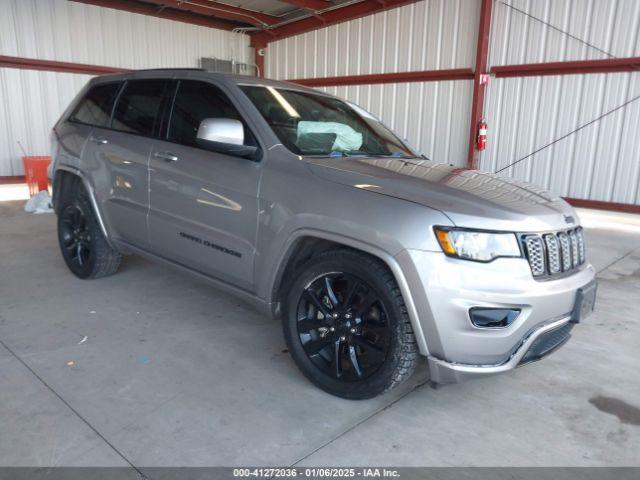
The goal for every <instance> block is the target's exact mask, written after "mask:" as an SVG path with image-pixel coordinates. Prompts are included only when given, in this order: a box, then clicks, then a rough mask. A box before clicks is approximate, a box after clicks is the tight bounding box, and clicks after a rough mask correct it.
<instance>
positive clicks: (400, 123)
mask: <svg viewBox="0 0 640 480" xmlns="http://www.w3.org/2000/svg"><path fill="white" fill-rule="evenodd" d="M479 13H480V2H478V1H477V0H425V1H422V2H417V3H414V4H411V5H407V6H404V7H401V8H396V9H393V10H388V11H385V12H381V13H378V14H375V15H370V16H367V17H364V18H360V19H357V20H352V21H349V22H345V23H341V24H338V25H334V26H331V27H328V28H323V29H319V30H314V31H312V32H309V33H305V34H302V35H297V36H295V37H290V38H286V39H284V40H280V41H277V42H273V43H271V44H269V47H268V48H267V56H266V60H265V63H266V72H267V75H266V76H267V77H269V78H276V79H281V80H284V79H294V78H313V77H332V76H342V75H364V74H370V73H389V72H406V71H419V70H436V69H449V68H469V67H471V66H472V65H473V64H474V62H475V45H476V36H477V23H478V17H479ZM323 90H325V91H328V92H329V93H332V94H334V95H337V96H339V97H343V98H346V99H348V100H350V101H353V102H354V103H357V104H359V105H362V106H363V107H364V108H366V109H367V110H369V111H371V112H372V113H373V114H374V115H376V116H378V117H379V118H380V119H381V120H382V121H383V122H384V123H385V124H386V125H387V126H389V127H390V128H391V129H392V130H394V131H395V132H396V133H398V134H399V135H400V136H401V137H403V138H406V139H408V141H409V143H411V144H412V145H414V146H415V147H416V148H417V149H418V150H420V151H421V152H423V153H425V154H426V155H427V156H428V157H430V158H433V159H434V160H437V161H441V162H446V163H452V164H455V165H460V166H462V165H464V163H465V159H466V150H467V140H466V139H467V132H468V125H469V118H470V116H471V111H470V108H471V96H472V94H473V86H472V84H471V82H470V81H447V82H426V83H399V84H387V85H361V86H354V87H338V88H327V89H323Z"/></svg>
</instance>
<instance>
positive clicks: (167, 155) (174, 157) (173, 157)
mask: <svg viewBox="0 0 640 480" xmlns="http://www.w3.org/2000/svg"><path fill="white" fill-rule="evenodd" d="M153 156H154V157H156V158H161V159H163V160H165V161H167V162H177V161H178V156H177V155H174V154H173V153H171V152H156V153H154V154H153Z"/></svg>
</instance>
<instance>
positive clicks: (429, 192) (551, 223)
mask: <svg viewBox="0 0 640 480" xmlns="http://www.w3.org/2000/svg"><path fill="white" fill-rule="evenodd" d="M305 161H306V162H307V163H308V165H309V167H310V169H311V171H312V172H313V173H314V174H315V175H316V176H318V177H320V178H323V179H325V180H327V181H330V182H335V183H339V184H342V185H348V186H351V187H354V188H360V189H363V190H368V191H371V192H376V193H379V194H382V195H387V196H390V197H395V198H399V199H403V200H407V201H410V202H414V203H419V204H421V205H424V206H426V207H430V208H433V209H436V210H439V211H441V212H442V213H444V214H445V215H447V216H448V217H449V218H450V219H451V221H452V222H453V223H454V224H455V225H456V226H461V227H468V228H482V229H488V230H492V229H494V230H508V231H517V232H533V231H544V230H560V229H566V228H571V227H572V226H575V225H577V222H578V217H577V215H576V213H575V211H574V210H573V208H572V207H571V206H570V205H569V204H568V203H566V202H565V201H564V200H562V199H561V198H560V197H558V196H556V195H553V194H551V193H549V192H547V191H545V190H542V189H540V188H538V187H535V186H533V185H531V184H528V183H525V182H521V181H518V180H514V179H512V178H505V177H499V176H497V175H493V174H490V173H483V172H479V171H477V170H466V169H463V168H456V167H453V166H449V165H445V164H440V163H434V162H431V161H429V160H418V159H411V160H405V159H397V158H366V157H338V158H327V157H323V158H318V157H306V158H305Z"/></svg>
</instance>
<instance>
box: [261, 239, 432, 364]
mask: <svg viewBox="0 0 640 480" xmlns="http://www.w3.org/2000/svg"><path fill="white" fill-rule="evenodd" d="M339 249H346V250H354V251H357V252H360V253H364V254H367V255H370V256H372V257H374V258H376V259H377V260H379V261H381V262H382V263H383V264H384V265H386V267H387V268H388V269H389V271H390V272H391V274H392V275H393V277H394V279H395V280H396V283H397V284H398V287H399V288H400V292H401V293H402V298H403V299H404V302H405V305H406V307H407V312H408V314H409V319H410V320H411V326H412V328H413V332H414V334H415V337H416V342H417V344H418V348H419V350H420V353H421V354H422V355H428V354H429V352H428V347H427V342H426V338H425V336H424V332H423V330H422V326H421V324H420V321H419V318H418V313H417V309H416V306H415V303H414V301H413V297H412V295H411V290H410V288H409V284H408V282H407V279H406V277H405V275H404V273H403V272H402V269H401V267H400V264H399V263H398V262H397V261H396V259H395V258H394V256H393V255H391V254H390V253H388V252H385V251H384V250H382V249H380V248H379V247H376V246H375V245H371V244H369V243H366V242H363V241H361V240H358V239H355V238H350V237H344V236H340V235H335V234H332V233H329V232H324V231H317V230H312V229H301V230H297V231H295V232H294V233H293V234H292V235H291V237H290V238H289V240H288V241H287V243H286V248H285V249H284V253H283V255H282V257H281V260H280V262H278V268H277V269H276V272H275V274H274V276H273V279H272V281H271V288H270V302H271V304H272V311H273V313H274V315H276V316H278V315H280V313H281V312H280V309H281V304H282V296H283V294H284V293H286V291H287V290H288V288H287V287H288V285H289V283H288V282H290V281H291V280H292V277H293V274H294V272H295V271H296V269H297V268H299V267H300V266H301V265H302V264H304V263H305V262H306V261H308V260H309V259H311V258H313V257H315V256H316V255H319V254H320V253H323V252H326V251H328V250H339Z"/></svg>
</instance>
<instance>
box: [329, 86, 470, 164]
mask: <svg viewBox="0 0 640 480" xmlns="http://www.w3.org/2000/svg"><path fill="white" fill-rule="evenodd" d="M320 90H323V91H325V92H327V93H330V94H332V95H337V96H339V97H342V98H345V99H347V100H349V101H352V102H354V103H356V104H358V105H361V106H362V107H363V108H365V109H366V110H368V111H369V112H371V113H373V114H374V115H375V116H376V117H378V118H379V119H380V120H382V122H383V123H384V124H385V125H387V126H388V127H389V128H390V129H391V130H393V131H394V132H396V133H397V134H398V135H399V136H400V137H402V138H405V139H407V140H408V142H409V143H410V144H411V145H412V146H414V147H415V148H416V149H418V150H419V151H420V152H422V153H424V154H425V155H426V156H427V157H429V158H430V159H432V160H434V161H436V162H441V163H450V164H453V165H456V166H460V167H462V166H464V165H465V164H466V155H467V148H468V144H467V141H466V139H467V135H468V132H469V118H470V117H471V110H470V109H471V97H472V95H473V86H472V83H471V82H470V81H447V82H421V83H398V84H384V85H358V86H349V87H328V88H322V89H320Z"/></svg>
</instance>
